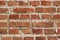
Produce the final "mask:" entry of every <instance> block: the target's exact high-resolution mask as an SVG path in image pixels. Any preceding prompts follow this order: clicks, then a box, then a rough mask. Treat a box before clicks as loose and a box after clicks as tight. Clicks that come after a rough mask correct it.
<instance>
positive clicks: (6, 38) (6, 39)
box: [1, 36, 12, 40]
mask: <svg viewBox="0 0 60 40" xmlns="http://www.w3.org/2000/svg"><path fill="white" fill-rule="evenodd" d="M11 39H12V38H11V37H9V36H8V37H2V38H1V40H11Z"/></svg>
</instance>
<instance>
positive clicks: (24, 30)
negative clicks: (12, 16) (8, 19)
mask: <svg viewBox="0 0 60 40" xmlns="http://www.w3.org/2000/svg"><path fill="white" fill-rule="evenodd" d="M22 32H23V33H24V34H30V33H31V32H30V29H22Z"/></svg>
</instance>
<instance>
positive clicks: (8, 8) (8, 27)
mask: <svg viewBox="0 0 60 40" xmlns="http://www.w3.org/2000/svg"><path fill="white" fill-rule="evenodd" d="M6 3H7V4H8V1H6ZM7 7H8V5H7ZM8 9H9V12H10V8H9V7H8ZM7 15H8V20H7V24H8V27H7V32H8V33H7V34H9V13H7Z"/></svg>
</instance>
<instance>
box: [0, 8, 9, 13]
mask: <svg viewBox="0 0 60 40" xmlns="http://www.w3.org/2000/svg"><path fill="white" fill-rule="evenodd" d="M0 12H2V13H5V12H8V9H7V8H0Z"/></svg>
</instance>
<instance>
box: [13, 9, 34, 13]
mask: <svg viewBox="0 0 60 40" xmlns="http://www.w3.org/2000/svg"><path fill="white" fill-rule="evenodd" d="M13 12H18V13H19V12H20V13H27V12H34V9H33V8H15V9H13Z"/></svg>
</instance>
